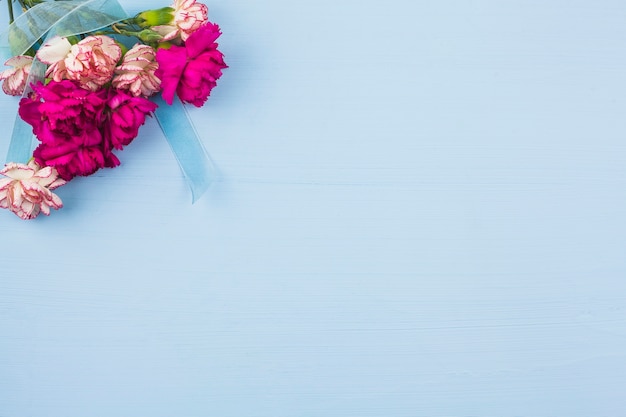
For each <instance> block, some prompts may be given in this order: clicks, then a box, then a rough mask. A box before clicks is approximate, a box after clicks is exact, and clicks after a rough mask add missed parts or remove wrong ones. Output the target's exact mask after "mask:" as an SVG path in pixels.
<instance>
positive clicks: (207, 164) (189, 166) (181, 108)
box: [152, 95, 217, 203]
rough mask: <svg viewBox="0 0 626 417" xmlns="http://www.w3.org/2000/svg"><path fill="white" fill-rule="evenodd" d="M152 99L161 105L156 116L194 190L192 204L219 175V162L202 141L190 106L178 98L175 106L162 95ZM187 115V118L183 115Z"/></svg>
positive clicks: (155, 112)
mask: <svg viewBox="0 0 626 417" xmlns="http://www.w3.org/2000/svg"><path fill="white" fill-rule="evenodd" d="M152 101H154V102H155V103H156V104H157V105H158V106H159V107H158V108H157V109H156V110H155V111H154V115H155V116H156V119H157V121H158V122H159V126H161V130H162V131H163V134H164V135H165V139H166V140H167V143H169V145H170V148H172V152H174V155H175V156H176V160H177V161H178V165H180V168H181V170H182V171H183V174H184V175H185V179H186V180H187V184H188V185H189V188H190V189H191V197H192V203H195V202H196V201H197V200H198V199H199V198H200V197H201V196H202V194H204V193H205V191H206V190H207V189H208V188H209V185H211V181H212V178H215V176H216V173H217V170H216V169H215V165H213V162H212V161H211V159H210V158H209V155H208V154H207V152H206V150H205V149H204V146H202V143H201V142H200V141H199V140H198V133H197V132H196V129H195V127H194V126H193V124H192V123H191V119H190V118H189V113H188V112H187V108H186V107H185V105H184V104H183V103H181V102H180V100H179V99H178V97H174V101H173V102H172V105H171V106H170V105H168V104H167V103H166V102H165V101H164V100H163V98H162V97H161V95H157V96H154V97H152ZM183 114H184V115H185V117H182V115H183Z"/></svg>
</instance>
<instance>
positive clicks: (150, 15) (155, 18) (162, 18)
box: [135, 7, 175, 28]
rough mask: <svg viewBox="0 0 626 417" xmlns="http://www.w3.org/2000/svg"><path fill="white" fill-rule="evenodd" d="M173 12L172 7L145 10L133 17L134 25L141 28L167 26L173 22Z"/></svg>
mask: <svg viewBox="0 0 626 417" xmlns="http://www.w3.org/2000/svg"><path fill="white" fill-rule="evenodd" d="M174 11H175V10H174V9H173V8H172V7H162V8H160V9H154V10H146V11H144V12H141V13H139V14H138V15H137V16H135V23H137V24H138V25H139V26H141V27H142V28H148V27H152V26H160V25H168V24H170V23H171V22H172V21H173V20H174Z"/></svg>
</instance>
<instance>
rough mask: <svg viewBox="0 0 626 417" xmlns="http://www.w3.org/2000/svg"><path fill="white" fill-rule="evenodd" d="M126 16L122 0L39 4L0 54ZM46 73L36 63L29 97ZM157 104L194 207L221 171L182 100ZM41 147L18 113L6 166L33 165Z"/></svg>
mask: <svg viewBox="0 0 626 417" xmlns="http://www.w3.org/2000/svg"><path fill="white" fill-rule="evenodd" d="M7 1H12V0H7ZM127 17H128V16H127V14H126V12H125V11H124V9H123V8H122V6H121V5H120V4H119V3H118V2H117V0H70V1H51V2H43V3H39V4H37V5H36V6H34V7H32V8H30V9H28V10H27V11H26V12H24V13H23V14H21V15H20V16H18V18H16V19H15V21H14V22H13V23H12V24H11V25H9V27H8V29H7V30H6V31H4V32H3V33H1V34H0V55H2V57H3V58H4V60H7V59H9V58H10V57H12V56H15V55H23V54H24V53H25V52H26V51H28V50H29V49H30V48H31V47H33V46H34V45H35V44H36V43H37V42H38V41H39V40H40V39H48V38H50V37H52V36H63V37H67V36H74V35H79V34H83V33H87V32H93V31H96V30H99V29H102V28H105V27H107V26H110V25H111V24H113V23H115V22H119V21H120V20H123V19H126V18H127ZM44 73H45V65H43V64H42V63H41V62H39V61H38V60H37V59H35V60H34V62H33V66H32V69H31V74H30V75H29V78H28V81H27V84H26V85H27V86H28V88H27V89H26V91H25V92H24V96H26V95H27V94H28V93H29V92H30V85H31V84H32V83H36V82H37V81H42V80H43V79H44ZM153 101H154V102H155V103H156V104H157V105H158V106H159V107H158V109H157V110H156V111H155V116H156V119H157V121H158V123H159V126H160V127H161V129H162V130H163V134H164V135H165V138H166V140H167V142H168V143H169V145H170V147H171V148H172V151H173V152H174V156H175V157H176V160H177V161H178V164H179V165H180V168H181V170H182V171H183V174H184V176H185V179H186V181H187V184H188V186H189V188H190V189H191V195H192V202H193V203H195V202H196V201H197V200H198V199H199V198H200V197H201V196H202V194H204V192H205V191H206V190H207V189H208V187H209V185H210V184H211V180H212V178H213V177H214V176H215V173H216V170H215V166H214V165H213V163H212V162H211V159H210V158H209V156H208V155H207V153H206V150H205V149H204V147H203V146H202V143H201V142H200V139H199V137H198V133H197V132H196V130H195V128H194V126H193V124H192V123H191V119H190V118H189V113H188V112H187V109H186V108H185V106H184V105H183V104H182V103H181V102H180V101H179V100H178V99H177V98H176V99H175V101H174V103H173V104H172V105H171V106H169V105H168V104H167V103H165V101H163V99H162V98H161V97H160V96H158V97H153ZM183 115H184V116H183ZM36 143H37V141H36V139H35V138H34V136H33V133H32V127H31V126H30V125H29V124H28V123H26V122H25V121H23V120H22V119H21V118H20V117H19V115H18V116H17V117H16V119H15V123H14V127H13V135H12V136H11V142H10V144H9V150H8V152H7V162H26V161H28V160H29V159H30V158H31V157H32V153H33V150H34V148H35V146H36Z"/></svg>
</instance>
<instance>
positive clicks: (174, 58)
mask: <svg viewBox="0 0 626 417" xmlns="http://www.w3.org/2000/svg"><path fill="white" fill-rule="evenodd" d="M220 34H221V32H220V28H219V26H218V25H216V24H214V23H206V24H204V25H202V26H200V28H199V29H197V30H196V31H195V32H193V33H192V34H191V35H190V36H189V37H188V38H187V40H186V41H185V45H184V46H176V45H173V46H171V47H170V48H169V49H159V50H158V51H157V55H156V59H157V62H158V63H159V68H158V69H157V70H156V72H155V75H156V76H157V77H158V78H160V79H161V87H162V89H163V100H165V102H166V103H168V104H172V102H173V100H174V94H177V95H178V97H179V98H180V100H181V101H183V102H185V103H191V104H193V105H194V106H196V107H201V106H202V105H203V104H204V102H205V101H206V100H207V98H208V97H209V95H210V94H211V90H212V89H213V87H215V85H216V84H217V80H218V79H219V78H220V77H221V76H222V69H224V68H227V65H226V64H225V63H224V57H223V55H222V53H221V52H220V51H219V50H218V49H217V47H218V45H217V43H216V42H215V41H216V40H217V38H218V37H219V36H220Z"/></svg>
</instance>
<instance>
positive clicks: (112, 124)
mask: <svg viewBox="0 0 626 417" xmlns="http://www.w3.org/2000/svg"><path fill="white" fill-rule="evenodd" d="M107 106H108V109H109V111H108V120H107V121H106V123H105V127H104V132H105V138H106V140H107V142H109V143H110V145H109V146H112V147H114V148H116V149H122V148H123V147H124V146H126V145H128V144H129V143H130V142H132V140H133V139H135V138H136V137H137V135H138V134H139V127H141V125H143V124H144V123H145V121H146V116H147V115H149V114H150V113H152V112H153V111H154V110H156V108H157V105H156V104H154V103H153V102H151V101H150V100H148V99H147V98H144V97H133V96H131V95H129V94H127V93H126V92H124V91H121V90H111V93H110V96H109V99H108V101H107Z"/></svg>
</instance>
